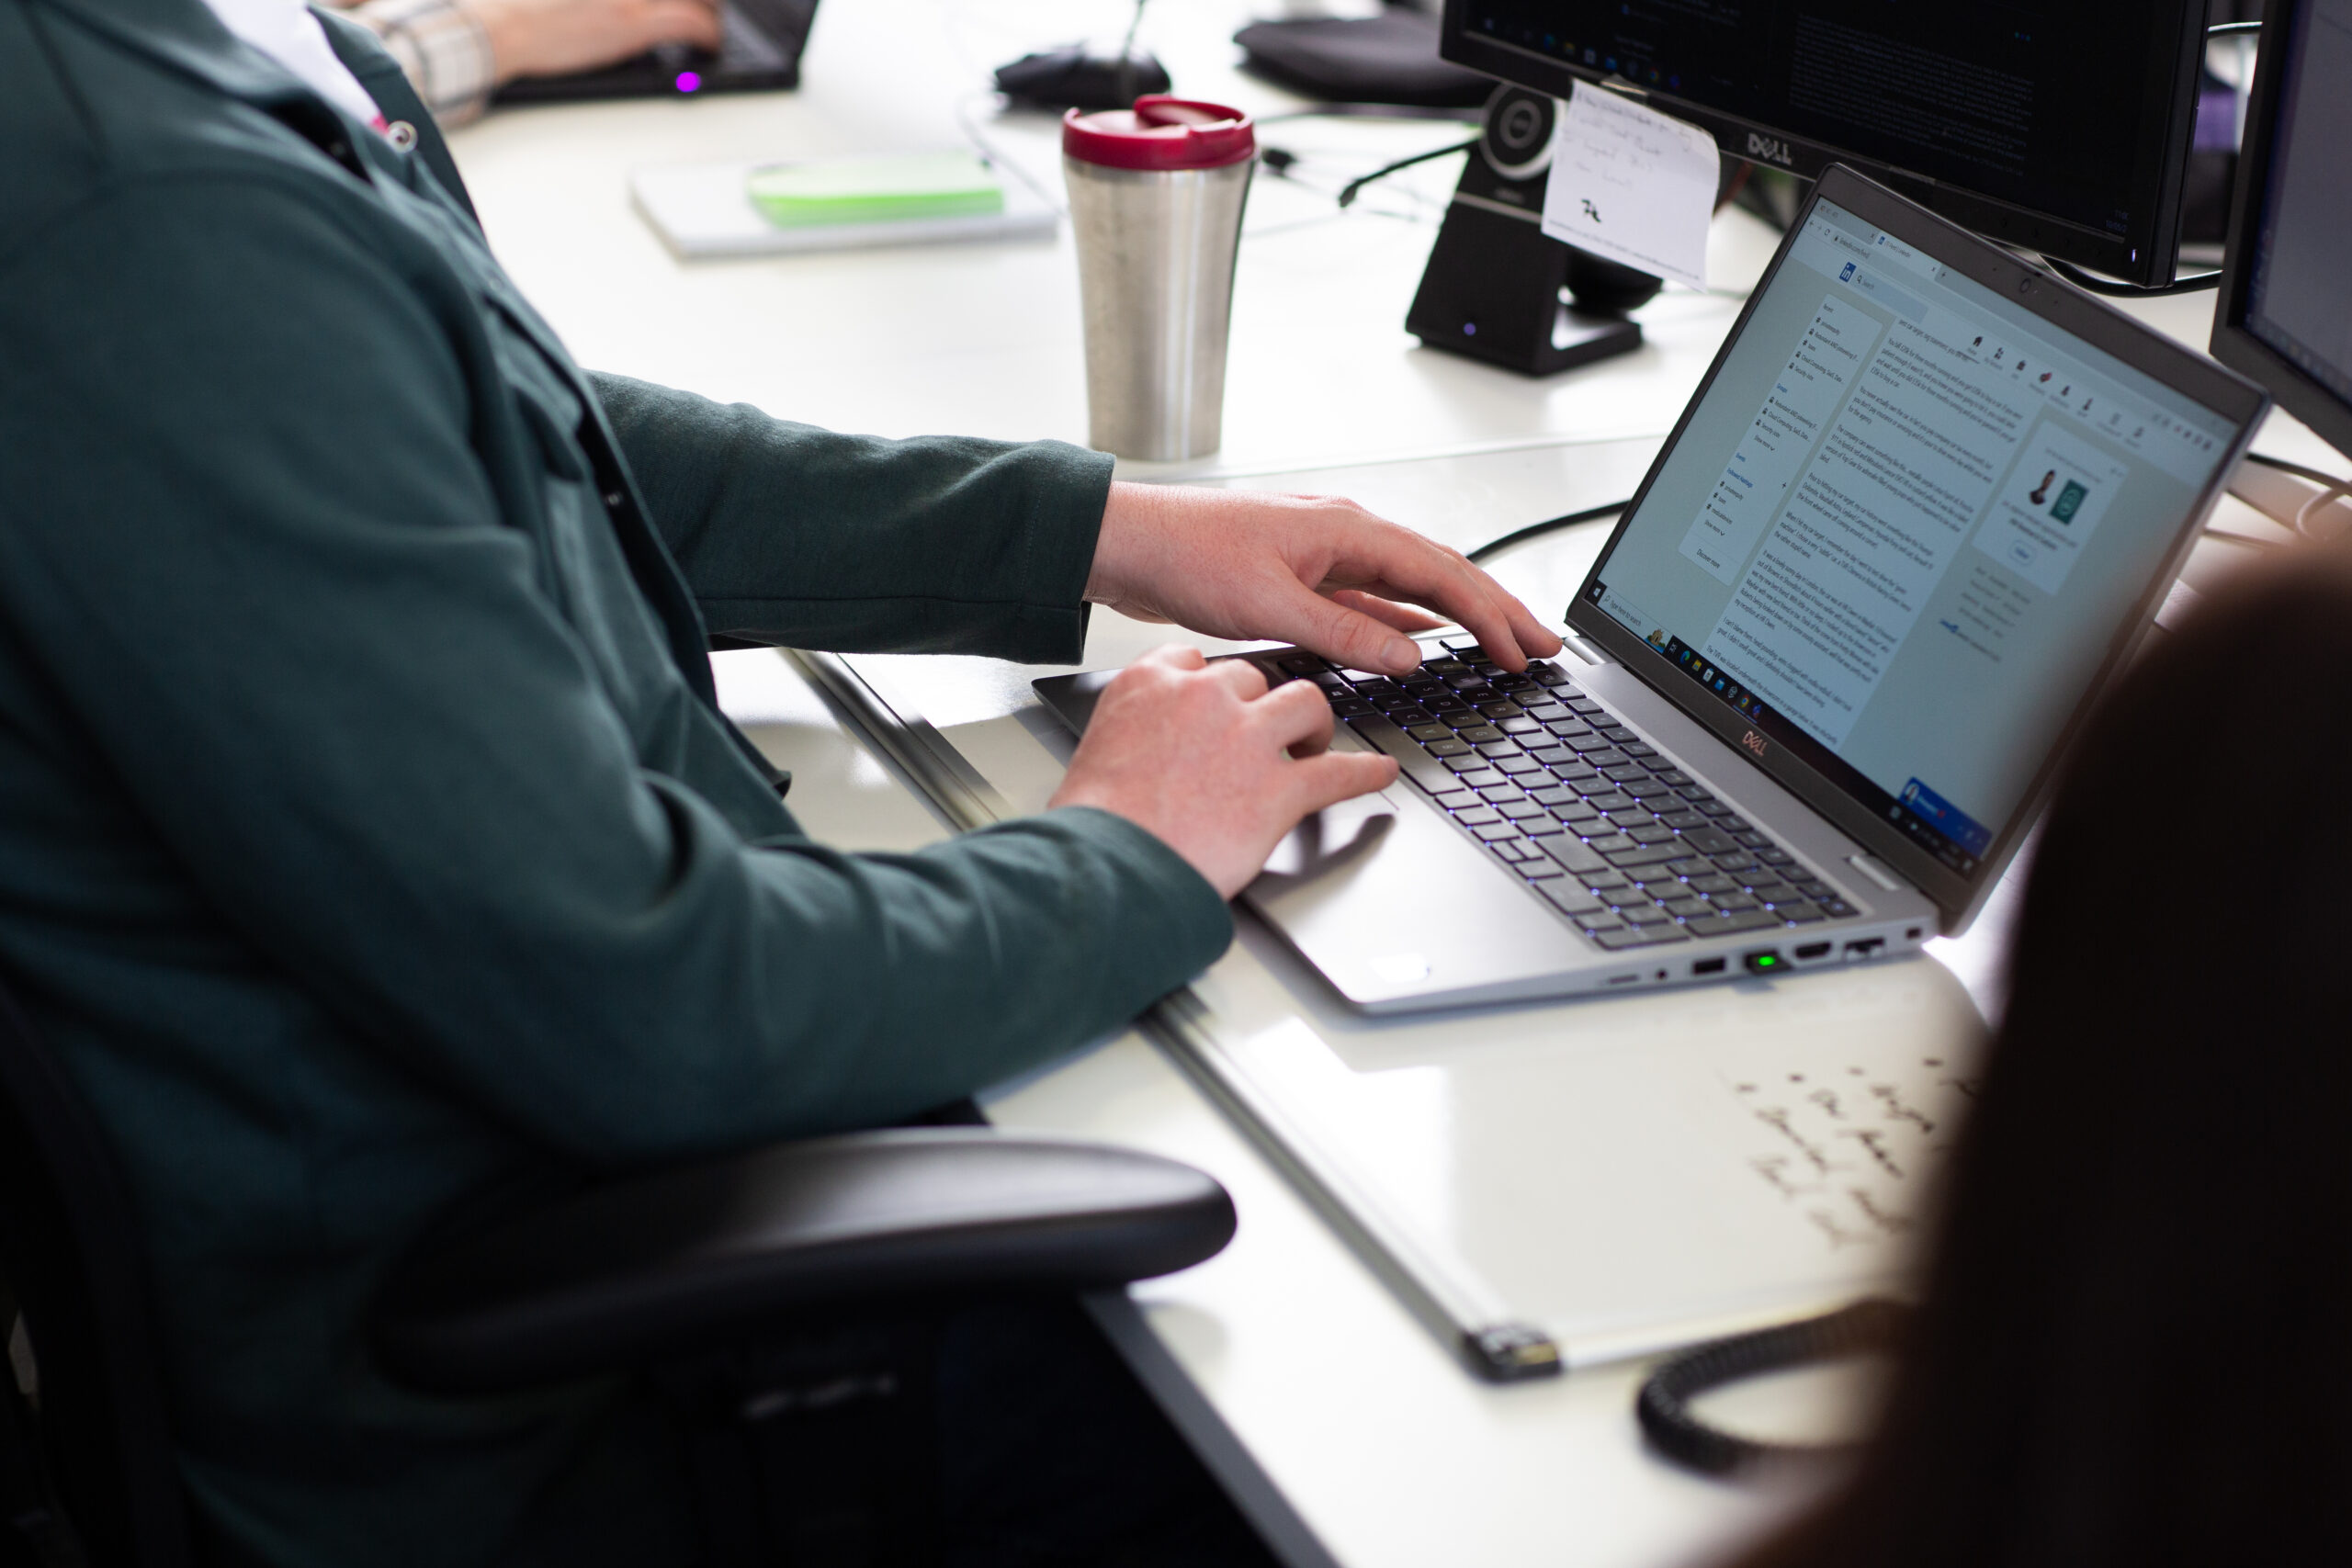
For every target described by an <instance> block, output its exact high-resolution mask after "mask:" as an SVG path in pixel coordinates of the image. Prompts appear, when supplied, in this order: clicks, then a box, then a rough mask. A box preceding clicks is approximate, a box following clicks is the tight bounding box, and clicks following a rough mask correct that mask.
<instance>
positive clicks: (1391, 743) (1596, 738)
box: [1272, 642, 1860, 952]
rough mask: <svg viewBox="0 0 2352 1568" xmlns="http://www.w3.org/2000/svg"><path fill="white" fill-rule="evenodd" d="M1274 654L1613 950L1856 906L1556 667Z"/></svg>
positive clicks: (1472, 646)
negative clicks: (1402, 672) (1365, 661)
mask: <svg viewBox="0 0 2352 1568" xmlns="http://www.w3.org/2000/svg"><path fill="white" fill-rule="evenodd" d="M1272 663H1273V664H1274V665H1276V666H1277V667H1278V668H1279V671H1280V672H1281V674H1282V675H1283V677H1285V678H1288V679H1295V680H1303V681H1312V682H1315V684H1317V686H1320V687H1321V688H1322V689H1323V692H1324V694H1325V695H1326V696H1327V697H1329V699H1330V703H1331V711H1332V713H1333V714H1334V715H1335V716H1338V717H1339V718H1340V719H1341V720H1342V721H1344V722H1345V723H1346V724H1347V725H1348V726H1349V727H1350V728H1352V729H1354V730H1355V731H1356V733H1357V734H1358V735H1361V736H1363V738H1364V739H1366V740H1368V741H1370V742H1371V743H1372V744H1373V745H1374V746H1376V747H1378V748H1379V749H1380V750H1384V751H1386V752H1387V753H1388V754H1389V755H1391V756H1393V757H1395V758H1396V759H1397V761H1398V762H1399V763H1400V764H1401V765H1402V766H1403V768H1404V771H1405V774H1406V776H1407V777H1408V778H1409V779H1411V780H1412V781H1413V783H1415V784H1419V786H1420V787H1421V788H1422V789H1423V790H1424V791H1426V792H1427V793H1428V794H1429V795H1430V798H1431V799H1432V800H1434V801H1435V802H1436V803H1437V804H1438V805H1439V806H1440V807H1443V808H1444V809H1445V811H1446V812H1447V813H1448V814H1450V815H1451V816H1452V817H1453V820H1454V821H1455V822H1456V823H1458V824H1459V825H1460V826H1461V827H1462V828H1463V829H1465V830H1466V831H1467V832H1468V833H1469V834H1470V836H1471V837H1472V838H1474V839H1476V840H1478V842H1480V843H1482V844H1484V845H1485V846H1486V848H1487V853H1489V854H1491V855H1493V856H1495V857H1496V858H1497V859H1498V860H1500V861H1502V862H1503V863H1506V864H1507V865H1509V866H1510V868H1511V869H1512V870H1513V871H1515V872H1517V873H1518V874H1520V875H1521V876H1522V877H1525V878H1526V879H1527V881H1528V882H1529V883H1530V884H1531V885H1532V886H1533V887H1534V888H1535V890H1536V891H1537V892H1539V893H1541V894H1542V895H1543V896H1544V897H1545V898H1546V899H1548V900H1550V902H1551V903H1552V904H1553V906H1554V907H1555V908H1557V909H1558V910H1559V911H1560V913H1561V914H1562V915H1563V916H1565V917H1566V918H1567V919H1569V920H1570V921H1571V922H1573V923H1574V924H1575V925H1576V926H1577V929H1578V930H1580V931H1583V932H1584V934H1585V935H1586V937H1587V938H1588V939H1589V940H1590V941H1591V942H1594V943H1596V944H1597V945H1599V946H1600V947H1602V948H1604V949H1607V950H1609V951H1611V952H1620V951H1623V950H1624V949H1627V948H1635V947H1655V946H1659V945H1661V944H1664V943H1667V942H1688V941H1691V940H1692V939H1693V938H1698V937H1713V936H1729V935H1733V934H1735V933H1737V932H1742V931H1777V930H1779V929H1781V928H1782V927H1790V926H1804V925H1810V924H1813V923H1815V922H1816V921H1820V920H1825V919H1842V918H1844V917H1846V916H1849V915H1854V914H1858V913H1860V911H1859V910H1857V909H1856V908H1854V907H1853V906H1852V905H1851V904H1849V903H1847V902H1846V901H1845V900H1844V899H1843V898H1841V897H1838V890H1837V889H1836V888H1834V887H1831V886H1828V885H1827V884H1826V883H1824V882H1822V881H1821V880H1820V879H1819V878H1817V877H1815V875H1814V874H1813V873H1812V872H1811V871H1810V870H1808V869H1807V868H1806V867H1805V866H1804V864H1803V863H1801V862H1799V861H1798V859H1797V858H1796V856H1794V855H1792V854H1791V853H1790V852H1788V851H1787V850H1785V849H1783V848H1781V846H1780V845H1779V844H1777V843H1775V842H1773V841H1772V840H1771V839H1770V838H1769V837H1768V836H1766V835H1765V834H1763V833H1761V832H1759V831H1758V830H1757V828H1756V825H1755V824H1754V823H1752V822H1749V821H1748V820H1747V819H1746V818H1743V817H1741V816H1740V815H1739V813H1738V812H1737V811H1736V810H1734V809H1733V808H1732V807H1730V806H1729V805H1727V804H1726V803H1724V801H1722V800H1719V799H1717V798H1716V797H1715V796H1714V795H1712V794H1711V793H1709V792H1708V791H1707V790H1706V789H1705V788H1703V787H1702V786H1701V785H1700V784H1698V783H1697V781H1695V780H1693V779H1692V778H1691V775H1690V774H1688V773H1684V772H1682V771H1681V769H1679V767H1677V766H1676V765H1675V763H1674V761H1673V759H1672V758H1669V757H1664V756H1660V755H1659V754H1658V752H1657V750H1654V749H1653V748H1651V747H1649V746H1647V745H1645V744H1644V743H1643V741H1642V739H1641V738H1640V737H1639V736H1638V735H1636V734H1634V731H1632V730H1631V729H1628V728H1625V727H1624V726H1623V724H1621V723H1619V722H1618V720H1617V717H1616V716H1615V715H1613V714H1611V712H1610V711H1609V710H1608V708H1607V707H1605V706H1603V705H1601V704H1600V702H1599V701H1598V700H1597V699H1595V698H1594V697H1593V696H1591V695H1590V694H1588V693H1586V692H1585V691H1583V690H1582V689H1581V688H1579V687H1578V686H1577V685H1576V683H1575V682H1572V681H1571V680H1569V678H1568V676H1567V673H1566V671H1563V670H1561V669H1560V668H1559V667H1558V666H1557V665H1555V664H1551V663H1547V662H1540V661H1539V662H1537V663H1534V664H1532V665H1530V666H1529V668H1528V671H1527V672H1526V673H1525V674H1523V675H1513V674H1510V673H1509V672H1508V671H1505V670H1503V668H1502V667H1501V666H1500V665H1498V664H1496V663H1494V662H1493V661H1492V660H1488V659H1487V657H1486V656H1485V654H1483V653H1482V652H1480V651H1479V649H1478V647H1477V645H1476V643H1475V642H1449V643H1447V644H1446V645H1445V652H1443V653H1442V654H1440V655H1438V656H1435V657H1433V658H1430V659H1426V660H1422V661H1421V667H1420V669H1419V670H1418V671H1415V672H1414V673H1412V674H1411V675H1408V676H1406V677H1405V678H1404V679H1402V680H1397V679H1392V678H1391V677H1389V676H1386V675H1379V674H1374V673H1372V672H1370V671H1363V670H1343V669H1340V668H1338V667H1336V666H1334V665H1332V664H1330V663H1329V662H1328V661H1326V660H1322V659H1320V658H1317V656H1316V655H1314V654H1311V653H1307V652H1305V651H1303V650H1302V651H1297V652H1292V653H1286V654H1282V655H1279V656H1277V657H1276V658H1275V659H1274V660H1272Z"/></svg>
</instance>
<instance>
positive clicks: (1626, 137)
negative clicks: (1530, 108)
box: [1544, 82, 1719, 288]
mask: <svg viewBox="0 0 2352 1568" xmlns="http://www.w3.org/2000/svg"><path fill="white" fill-rule="evenodd" d="M1718 170H1719V163H1718V160H1717V157H1716V154H1715V139H1714V138H1713V137H1712V136H1710V135H1708V134H1707V133H1706V132H1705V131H1703V130H1700V129H1699V128H1698V127H1697V126H1695V125H1685V124H1684V123H1682V121H1680V120H1679V119H1669V118H1668V117H1666V116H1665V115H1662V114H1660V113H1658V112H1657V110H1656V109H1652V108H1646V107H1643V106H1642V105H1640V104H1637V103H1635V102H1634V101H1633V100H1632V99H1631V98H1628V97H1624V96H1621V95H1619V94H1616V93H1612V92H1611V91H1609V90H1608V89H1607V88H1605V87H1595V86H1592V85H1589V84H1588V83H1584V82H1578V83H1577V85H1576V95H1575V96H1573V97H1571V98H1570V99H1569V100H1568V102H1567V105H1566V107H1565V108H1564V109H1562V110H1561V112H1560V116H1559V119H1558V123H1557V126H1556V127H1555V130H1554V131H1553V141H1552V176H1551V182H1550V184H1549V185H1547V186H1545V187H1544V232H1545V233H1546V234H1549V235H1550V236H1551V237H1552V238H1554V239H1555V240H1565V241H1566V242H1567V243H1569V244H1571V245H1575V246H1577V247H1578V248H1579V249H1582V250H1587V251H1590V252H1591V253H1592V254H1595V255H1598V256H1605V257H1607V258H1608V259H1609V260H1611V261H1613V262H1623V263H1624V264H1625V265H1627V266H1631V267H1638V268H1640V269H1641V270H1642V271H1644V272H1646V273H1652V274H1655V275H1656V276H1659V277H1668V278H1672V279H1673V280H1674V281H1675V282H1677V283H1687V284H1689V285H1690V286H1691V288H1705V287H1706V286H1707V222H1708V220H1709V219H1710V218H1712V217H1713V214H1714V209H1715V182H1716V178H1717V175H1718Z"/></svg>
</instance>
